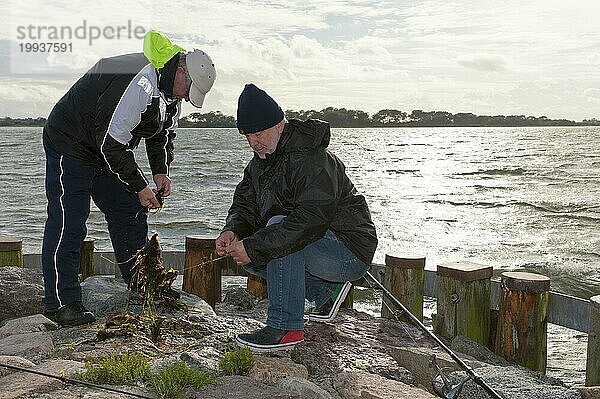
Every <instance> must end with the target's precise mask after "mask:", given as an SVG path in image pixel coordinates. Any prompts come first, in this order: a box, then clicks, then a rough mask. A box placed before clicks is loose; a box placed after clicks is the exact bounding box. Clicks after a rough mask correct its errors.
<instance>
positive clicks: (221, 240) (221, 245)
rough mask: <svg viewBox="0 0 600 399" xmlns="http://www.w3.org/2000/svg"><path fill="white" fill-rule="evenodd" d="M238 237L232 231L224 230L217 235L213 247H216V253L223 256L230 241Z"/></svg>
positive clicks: (236, 239)
mask: <svg viewBox="0 0 600 399" xmlns="http://www.w3.org/2000/svg"><path fill="white" fill-rule="evenodd" d="M238 240H239V238H238V236H237V234H235V233H234V232H233V231H224V232H222V233H221V235H219V237H217V239H216V240H215V247H216V249H217V255H219V256H223V255H225V254H226V252H225V248H227V247H228V246H229V245H231V243H232V242H234V241H238Z"/></svg>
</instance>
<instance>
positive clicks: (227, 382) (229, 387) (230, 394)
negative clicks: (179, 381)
mask: <svg viewBox="0 0 600 399" xmlns="http://www.w3.org/2000/svg"><path fill="white" fill-rule="evenodd" d="M188 397H189V398H198V399H224V398H232V399H233V398H244V399H302V396H300V395H299V394H296V393H292V392H290V391H286V390H283V389H281V388H276V387H271V386H268V385H265V384H261V383H259V382H257V381H255V380H253V379H251V378H248V377H242V376H239V375H236V376H231V377H222V378H219V379H218V380H217V383H216V384H215V385H211V386H208V387H205V388H203V389H201V390H197V391H195V392H193V393H192V394H190V392H188Z"/></svg>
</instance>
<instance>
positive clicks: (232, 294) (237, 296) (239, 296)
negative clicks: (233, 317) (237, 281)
mask: <svg viewBox="0 0 600 399" xmlns="http://www.w3.org/2000/svg"><path fill="white" fill-rule="evenodd" d="M223 302H225V303H226V304H229V305H231V306H235V307H237V308H239V309H243V310H250V309H253V308H254V306H256V300H255V299H254V298H253V297H252V295H250V293H249V292H248V291H247V290H246V289H245V288H243V287H231V288H230V289H229V290H227V291H226V292H225V299H224V300H223Z"/></svg>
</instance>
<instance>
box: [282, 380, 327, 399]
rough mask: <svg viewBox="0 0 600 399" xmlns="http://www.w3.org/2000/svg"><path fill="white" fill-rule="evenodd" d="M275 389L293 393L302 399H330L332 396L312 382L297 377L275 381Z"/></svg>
mask: <svg viewBox="0 0 600 399" xmlns="http://www.w3.org/2000/svg"><path fill="white" fill-rule="evenodd" d="M276 386H277V387H279V388H281V389H285V390H288V391H291V392H295V393H297V394H299V395H300V397H302V398H303V399H332V396H331V395H330V394H329V392H327V391H326V390H324V389H323V388H321V387H319V386H318V385H316V384H313V383H312V382H310V381H308V380H305V379H304V378H298V377H287V378H283V379H281V380H279V381H277V384H276Z"/></svg>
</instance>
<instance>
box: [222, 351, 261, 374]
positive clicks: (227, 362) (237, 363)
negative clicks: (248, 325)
mask: <svg viewBox="0 0 600 399" xmlns="http://www.w3.org/2000/svg"><path fill="white" fill-rule="evenodd" d="M253 365H254V355H253V354H252V351H250V349H248V348H243V349H236V350H234V351H231V352H225V353H224V354H223V357H222V358H221V360H219V367H221V370H223V372H224V373H225V374H226V375H247V374H248V373H249V372H250V369H252V366H253Z"/></svg>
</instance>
